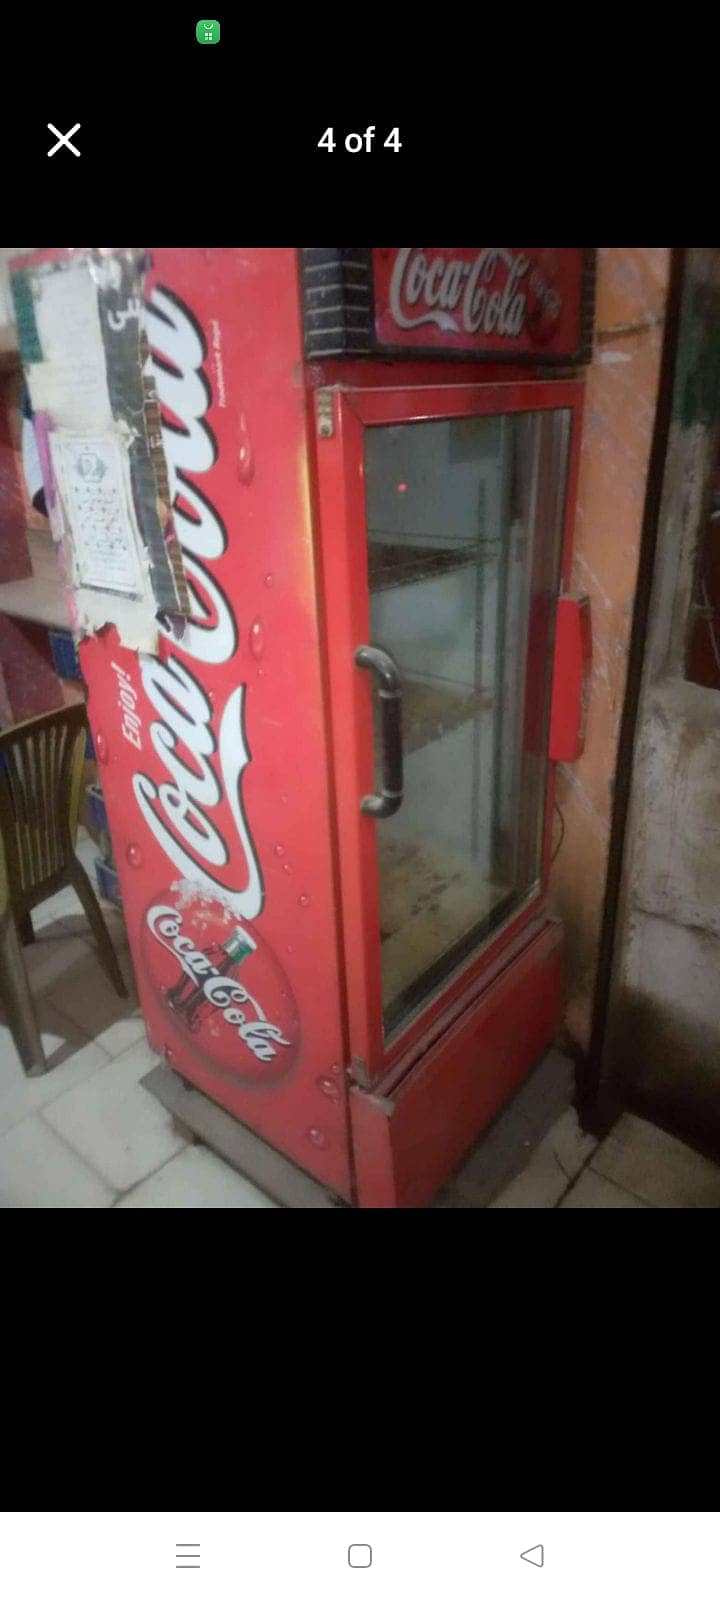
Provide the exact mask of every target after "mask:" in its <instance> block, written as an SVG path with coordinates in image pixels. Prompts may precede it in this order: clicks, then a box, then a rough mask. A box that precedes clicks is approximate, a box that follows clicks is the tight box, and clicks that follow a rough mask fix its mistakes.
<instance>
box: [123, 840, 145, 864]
mask: <svg viewBox="0 0 720 1600" xmlns="http://www.w3.org/2000/svg"><path fill="white" fill-rule="evenodd" d="M125 858H126V860H127V862H128V863H129V865H130V866H131V867H141V866H142V863H143V853H142V850H141V849H140V846H139V844H129V845H128V847H127V850H126V851H125Z"/></svg>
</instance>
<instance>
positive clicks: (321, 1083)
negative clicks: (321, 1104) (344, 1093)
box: [315, 1078, 340, 1100]
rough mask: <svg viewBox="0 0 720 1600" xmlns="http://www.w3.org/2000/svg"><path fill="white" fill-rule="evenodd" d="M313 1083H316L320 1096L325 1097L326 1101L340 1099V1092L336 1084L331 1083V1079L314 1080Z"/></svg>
mask: <svg viewBox="0 0 720 1600" xmlns="http://www.w3.org/2000/svg"><path fill="white" fill-rule="evenodd" d="M315 1082H316V1083H317V1086H318V1089H319V1090H320V1092H321V1094H325V1095H327V1097H328V1100H339V1099H340V1090H339V1088H338V1086H337V1084H336V1083H334V1082H333V1080H332V1078H316V1079H315Z"/></svg>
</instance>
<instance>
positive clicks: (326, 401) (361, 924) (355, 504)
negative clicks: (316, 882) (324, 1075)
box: [314, 374, 584, 1087]
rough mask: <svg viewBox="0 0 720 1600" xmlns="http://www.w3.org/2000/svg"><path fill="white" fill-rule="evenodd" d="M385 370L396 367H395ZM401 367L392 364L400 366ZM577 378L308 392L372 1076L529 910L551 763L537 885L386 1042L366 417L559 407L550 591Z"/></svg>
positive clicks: (572, 446) (343, 850) (350, 910)
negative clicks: (375, 811) (566, 414)
mask: <svg viewBox="0 0 720 1600" xmlns="http://www.w3.org/2000/svg"><path fill="white" fill-rule="evenodd" d="M393 376H395V374H393ZM398 376H399V374H398ZM583 393H584V382H583V380H582V379H572V380H566V379H547V380H545V379H539V380H537V379H530V380H527V379H525V380H523V381H509V382H500V383H499V382H490V383H468V384H457V383H454V384H452V385H447V386H441V385H440V384H437V383H432V384H429V385H428V386H427V387H424V386H423V387H417V386H416V387H412V388H410V387H407V388H403V387H399V386H398V387H386V388H385V387H383V388H343V387H342V386H341V385H338V386H336V387H333V388H328V389H322V388H321V389H318V390H316V392H315V396H314V401H315V406H316V430H315V431H316V470H317V509H318V519H319V546H320V549H319V557H320V563H321V571H322V585H323V592H324V607H323V617H322V648H323V653H324V669H325V673H326V678H327V686H328V711H329V719H330V737H331V744H332V751H333V762H332V766H333V773H334V778H333V793H334V803H335V811H336V817H335V833H336V839H337V853H338V867H339V880H340V881H339V900H340V918H341V928H342V940H341V943H342V950H343V965H344V973H345V989H346V1004H347V1016H348V1037H349V1049H350V1063H349V1065H350V1070H351V1074H352V1076H353V1077H354V1079H355V1081H356V1082H357V1083H359V1084H361V1085H363V1086H366V1087H367V1086H369V1085H371V1084H376V1083H377V1081H378V1079H380V1078H381V1077H383V1075H385V1074H387V1073H389V1072H392V1071H393V1069H394V1068H396V1067H397V1063H398V1062H399V1061H400V1060H402V1062H403V1065H404V1066H409V1065H411V1064H412V1063H413V1062H414V1061H415V1060H416V1059H417V1058H418V1057H419V1056H420V1055H421V1054H422V1053H423V1051H424V1050H425V1049H426V1048H428V1047H429V1045H430V1044H431V1043H432V1042H434V1041H435V1040H436V1039H437V1037H438V1025H439V1024H440V1025H441V1021H442V1016H443V1014H445V1015H450V1014H453V1015H457V1013H458V1011H461V1010H462V1006H463V1000H464V999H465V998H466V999H467V1003H470V1002H471V1000H472V999H473V998H474V997H476V996H477V992H478V980H479V979H480V978H481V976H482V973H483V971H484V970H485V969H486V968H489V967H490V966H491V965H494V964H496V963H497V958H498V955H499V954H500V953H501V952H502V950H503V948H504V947H505V946H510V944H511V943H512V941H513V940H514V939H516V938H517V935H518V933H519V932H520V931H521V930H522V929H523V928H524V927H525V926H526V924H528V923H529V922H530V921H531V920H532V919H533V918H536V917H537V915H538V910H539V908H540V906H541V904H542V901H543V896H544V892H545V889H546V887H547V878H548V872H549V866H550V852H551V832H552V810H553V778H554V769H553V763H552V762H550V761H549V762H548V775H547V785H546V803H545V827H544V844H543V851H542V870H541V880H540V884H539V886H538V889H537V891H536V892H533V893H532V894H531V895H530V896H529V898H528V900H527V901H526V902H525V903H524V904H523V905H522V906H521V907H520V908H519V909H518V910H517V911H516V912H515V913H514V914H513V915H512V916H511V917H510V918H509V919H508V920H507V921H506V922H504V923H503V924H502V926H501V928H500V929H499V930H496V931H495V932H491V933H490V934H489V935H488V937H487V939H486V940H485V941H484V942H483V944H482V945H481V946H480V947H478V948H477V949H476V950H475V951H474V952H473V954H472V955H471V956H470V957H468V959H467V960H466V961H465V962H464V963H463V965H462V966H461V967H460V968H459V969H458V970H457V971H456V972H455V973H454V975H453V976H452V978H450V979H449V981H448V983H447V984H446V986H445V987H444V988H443V989H442V990H441V991H440V992H439V993H437V994H435V995H434V996H433V997H432V998H431V999H430V1000H428V1002H427V1004H426V1005H424V1006H423V1007H422V1008H421V1009H420V1010H419V1012H418V1013H416V1014H415V1015H413V1016H412V1017H411V1018H410V1019H409V1021H408V1022H407V1024H406V1025H405V1026H404V1027H402V1028H401V1029H400V1030H399V1031H398V1033H397V1034H395V1035H393V1037H392V1038H391V1040H390V1041H389V1043H387V1044H386V1042H385V1039H384V1035H383V1003H382V981H381V965H380V934H379V882H378V869H377V848H376V840H375V829H376V828H377V827H382V822H376V821H375V820H374V818H372V817H370V816H366V815H362V814H361V812H360V800H361V798H362V796H363V795H365V794H368V793H369V792H371V791H372V789H373V787H374V776H373V773H374V752H373V719H372V704H373V692H374V691H373V686H372V684H371V683H370V682H369V679H368V674H367V673H366V672H363V671H361V670H360V669H359V668H358V667H357V666H356V664H355V651H356V649H357V648H358V647H359V646H360V645H364V644H367V643H368V642H369V641H370V593H369V583H368V569H367V532H366V508H365V494H364V487H363V480H364V446H363V435H364V430H365V428H366V427H372V426H380V425H394V424H401V423H406V422H422V421H433V420H443V419H450V418H454V417H465V416H468V417H470V416H492V415H497V414H498V413H503V412H504V413H508V412H510V413H517V412H522V411H537V410H560V409H562V410H569V411H570V412H571V419H570V440H569V456H568V473H567V486H566V495H565V512H564V525H563V535H562V548H561V558H560V579H559V589H558V593H563V592H564V591H566V589H567V586H568V581H569V572H570V561H571V555H572V535H573V524H574V512H575V504H576V498H577V476H578V467H579V455H580V437H581V424H582V400H583Z"/></svg>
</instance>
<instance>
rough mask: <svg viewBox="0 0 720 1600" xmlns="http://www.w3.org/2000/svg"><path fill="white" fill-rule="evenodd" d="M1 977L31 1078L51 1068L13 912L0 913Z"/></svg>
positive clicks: (20, 1051)
mask: <svg viewBox="0 0 720 1600" xmlns="http://www.w3.org/2000/svg"><path fill="white" fill-rule="evenodd" d="M0 977H1V978H2V988H3V991H4V997H5V1003H6V1006H7V1013H8V1021H9V1023H10V1031H11V1033H12V1036H13V1039H14V1040H15V1046H16V1049H17V1053H18V1055H19V1057H20V1060H21V1061H22V1064H23V1068H24V1070H25V1072H26V1073H27V1075H28V1077H29V1078H39V1077H41V1075H42V1074H43V1073H44V1072H47V1070H48V1064H47V1061H46V1060H45V1051H44V1050H43V1046H42V1039H41V1038H40V1029H39V1028H38V1025H37V1021H36V1018H35V1010H34V1006H33V998H32V993H31V990H30V985H29V983H28V976H27V972H26V971H25V962H24V960H23V953H22V949H21V947H20V940H19V938H18V933H17V928H16V927H15V923H14V920H13V918H12V917H11V916H6V917H0Z"/></svg>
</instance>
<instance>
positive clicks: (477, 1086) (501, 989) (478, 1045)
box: [350, 916, 563, 1210]
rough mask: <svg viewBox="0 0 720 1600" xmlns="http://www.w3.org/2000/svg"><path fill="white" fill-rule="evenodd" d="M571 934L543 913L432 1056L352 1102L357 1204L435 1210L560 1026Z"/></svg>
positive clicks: (353, 1097)
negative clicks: (440, 1194)
mask: <svg viewBox="0 0 720 1600" xmlns="http://www.w3.org/2000/svg"><path fill="white" fill-rule="evenodd" d="M562 993H563V931H562V927H561V925H560V923H559V922H557V921H556V920H555V919H554V918H552V917H549V916H544V917H541V918H539V919H537V921H535V922H533V923H531V924H530V925H529V927H528V928H527V929H526V930H525V931H524V933H523V935H522V936H521V937H520V938H519V939H518V942H517V944H516V946H515V949H514V951H510V952H506V953H505V956H504V958H501V960H500V961H499V962H498V970H497V974H496V975H495V976H494V977H491V976H490V975H488V978H487V979H486V981H485V982H484V984H483V987H482V989H481V991H480V992H479V994H478V997H477V999H476V1000H475V1001H474V1003H471V1004H470V1005H469V1006H468V1007H467V1009H466V1010H465V1011H463V1012H462V1014H461V1015H460V1017H459V1018H458V1019H457V1021H456V1022H455V1023H454V1025H453V1026H452V1027H451V1028H449V1029H448V1030H447V1032H446V1033H445V1034H444V1035H443V1036H442V1039H441V1040H440V1041H438V1042H437V1043H436V1044H434V1045H433V1046H432V1048H431V1049H429V1050H428V1051H427V1054H426V1055H425V1056H420V1058H419V1060H418V1061H417V1062H416V1063H415V1064H414V1065H413V1066H411V1067H410V1069H409V1070H408V1071H407V1073H406V1074H405V1075H404V1076H402V1075H401V1076H399V1081H396V1080H395V1079H393V1080H392V1082H391V1083H390V1082H389V1083H388V1085H387V1087H385V1086H384V1085H383V1084H382V1083H380V1084H379V1085H378V1086H377V1087H376V1088H375V1089H374V1090H367V1089H362V1088H359V1087H356V1088H354V1089H353V1090H352V1092H351V1096H350V1108H351V1121H352V1138H353V1153H354V1162H355V1176H356V1183H357V1199H358V1204H359V1205H360V1206H361V1207H365V1208H374V1209H378V1208H380V1209H385V1210H387V1209H395V1208H416V1207H423V1206H426V1205H428V1204H429V1202H430V1201H431V1200H432V1198H433V1196H434V1195H435V1194H436V1193H437V1191H438V1189H439V1188H440V1187H441V1186H442V1184H443V1183H445V1182H447V1180H448V1178H450V1177H451V1176H452V1174H453V1172H454V1171H455V1170H456V1168H457V1167H458V1166H459V1164H460V1162H461V1161H462V1158H463V1156H464V1155H465V1153H466V1152H467V1151H468V1150H469V1148H470V1146H471V1145H472V1144H473V1143H474V1141H475V1140H476V1139H477V1137H478V1135H479V1134H480V1133H481V1132H482V1131H483V1129H484V1128H486V1127H487V1125H488V1123H489V1122H491V1121H492V1119H493V1117H494V1116H495V1115H496V1114H497V1112H498V1111H499V1110H500V1109H501V1107H502V1106H503V1105H504V1104H505V1102H506V1101H507V1100H509V1099H510V1097H511V1095H512V1093H513V1091H514V1090H515V1089H516V1088H517V1087H518V1085H519V1083H520V1082H521V1081H522V1079H523V1078H524V1077H525V1075H526V1073H528V1072H529V1071H530V1068H531V1067H532V1066H533V1064H534V1062H535V1061H537V1060H538V1059H539V1057H540V1056H541V1055H542V1054H543V1052H544V1051H545V1050H546V1049H547V1047H548V1045H549V1044H551V1043H552V1040H553V1038H554V1036H555V1035H556V1033H557V1030H558V1026H559V1023H560V1015H561V1006H562Z"/></svg>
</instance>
